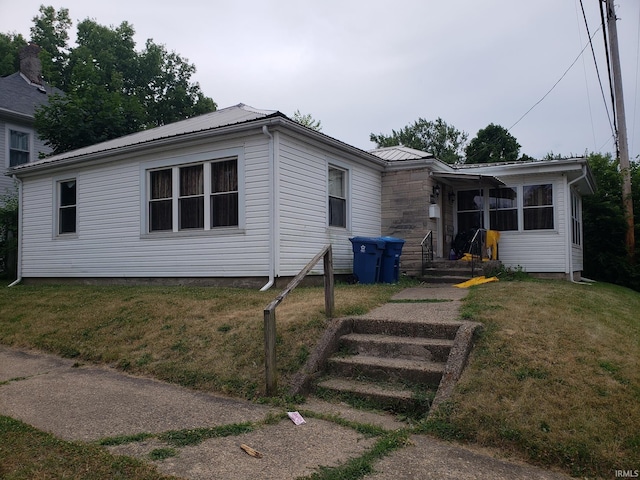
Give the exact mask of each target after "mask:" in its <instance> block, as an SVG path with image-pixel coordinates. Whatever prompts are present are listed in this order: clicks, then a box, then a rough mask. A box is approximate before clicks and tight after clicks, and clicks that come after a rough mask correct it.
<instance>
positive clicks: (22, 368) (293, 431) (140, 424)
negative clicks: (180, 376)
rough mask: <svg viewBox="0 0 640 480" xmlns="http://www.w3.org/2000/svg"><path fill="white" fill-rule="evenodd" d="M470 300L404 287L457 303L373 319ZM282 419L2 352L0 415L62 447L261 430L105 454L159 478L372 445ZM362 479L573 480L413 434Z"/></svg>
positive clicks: (448, 290) (443, 290) (225, 401)
mask: <svg viewBox="0 0 640 480" xmlns="http://www.w3.org/2000/svg"><path fill="white" fill-rule="evenodd" d="M465 293H466V292H464V291H460V290H458V289H455V288H452V287H440V288H435V287H430V288H412V289H407V290H406V291H403V292H401V293H400V294H399V295H398V297H397V298H398V299H414V300H419V299H442V300H451V302H438V303H420V302H416V303H390V304H388V305H385V306H383V307H381V308H380V309H378V310H377V311H374V312H372V313H373V314H374V315H375V314H383V313H384V314H385V315H388V314H390V313H393V314H395V315H401V316H403V317H404V316H407V315H409V316H412V317H413V316H415V317H421V318H426V317H429V316H432V315H433V316H438V317H440V318H441V317H442V316H447V318H449V317H448V316H449V315H454V314H455V309H456V308H457V307H458V301H459V300H460V299H461V298H462V297H463V296H464V294H465ZM298 409H299V410H301V411H309V412H313V413H316V414H330V415H333V416H339V417H341V418H344V419H348V420H352V421H355V422H359V423H363V424H375V425H379V426H381V427H383V428H385V429H387V430H393V429H398V428H404V427H406V425H405V424H403V423H401V422H399V421H397V420H396V419H395V418H394V417H392V416H391V415H379V414H375V413H371V412H363V411H359V410H354V409H351V408H349V407H348V406H346V405H344V404H333V403H327V402H323V401H320V400H317V399H314V398H311V399H309V400H308V401H307V402H306V403H305V404H303V405H300V406H298ZM282 413H283V409H278V408H274V407H269V406H263V405H257V404H253V403H250V402H246V401H242V400H238V399H230V398H226V397H222V396H218V395H213V394H208V393H202V392H194V391H191V390H188V389H185V388H182V387H179V386H176V385H170V384H167V383H163V382H159V381H156V380H153V379H148V378H141V377H134V376H131V375H126V374H124V373H122V372H119V371H116V370H113V369H110V368H106V367H100V366H93V365H78V364H76V363H75V361H73V360H68V359H61V358H57V357H54V356H51V355H46V354H42V353H38V352H32V351H29V352H27V351H21V350H17V349H12V348H9V347H4V346H0V414H1V415H6V416H10V417H12V418H15V419H18V420H21V421H23V422H25V423H28V424H30V425H33V426H34V427H36V428H38V429H40V430H43V431H47V432H50V433H52V434H54V435H55V436H56V437H59V438H61V439H65V440H79V441H84V442H91V441H96V440H99V439H102V438H105V437H115V436H122V435H133V434H137V433H162V432H167V431H171V430H183V429H193V428H200V427H215V426H221V425H232V424H239V423H245V422H252V423H253V424H255V428H254V430H253V431H251V432H249V433H244V434H241V435H236V436H229V437H224V438H213V439H209V440H206V441H204V442H202V443H200V444H199V445H195V446H187V447H179V448H177V450H178V454H177V456H175V457H170V458H168V459H165V460H162V461H152V460H150V458H149V456H148V455H149V453H150V452H151V451H152V450H154V449H157V448H162V447H167V444H165V443H163V442H161V441H160V440H159V439H157V438H151V439H148V440H145V441H142V442H134V443H129V444H125V445H121V446H117V447H108V448H109V450H110V451H111V452H112V453H114V454H122V455H128V456H133V457H139V458H141V459H143V460H145V461H147V462H149V463H153V464H154V465H156V466H157V468H158V470H159V471H160V472H161V473H165V474H171V475H175V476H178V477H181V478H185V479H248V478H252V479H253V478H255V479H258V478H259V479H278V480H282V479H295V478H298V477H301V476H306V475H310V474H312V473H313V472H315V471H317V469H318V467H319V466H336V465H340V464H342V463H344V462H346V461H348V460H349V459H351V458H356V457H359V456H361V455H363V454H364V453H365V452H366V451H367V450H368V449H369V448H371V447H372V446H373V444H374V443H375V441H376V440H375V438H366V437H365V436H364V435H362V434H359V433H358V432H356V431H355V430H353V429H351V428H347V427H343V426H340V425H339V424H337V423H335V422H332V421H327V420H321V419H318V418H315V417H313V416H311V415H307V416H306V417H305V419H306V422H307V423H305V424H302V425H299V426H296V425H294V424H293V423H292V422H291V421H289V420H288V419H285V420H281V421H278V422H275V423H274V422H265V420H267V419H268V418H272V416H273V415H274V414H275V415H280V414H282ZM325 418H326V417H325ZM241 444H246V445H249V446H250V447H252V448H254V449H256V450H258V451H259V452H261V453H262V454H263V456H262V458H254V457H251V456H249V455H247V454H246V453H245V452H244V451H243V450H241V449H240V445H241ZM365 478H368V479H376V480H383V479H394V480H398V479H416V478H419V479H492V480H499V479H510V480H513V479H523V480H524V479H545V480H546V479H548V480H552V479H553V480H556V479H557V480H560V479H568V478H570V477H567V476H565V475H562V474H558V473H554V472H549V471H545V470H541V469H538V468H535V467H531V466H528V465H525V464H520V463H516V462H511V461H505V460H501V459H497V458H495V457H494V456H492V455H491V454H488V453H486V452H481V451H479V450H474V449H470V448H467V447H464V446H459V445H455V444H450V443H447V442H442V441H439V440H435V439H433V438H430V437H428V436H422V435H414V436H412V437H411V442H410V444H409V445H408V446H406V447H404V448H402V449H400V450H398V451H396V452H394V453H392V454H391V455H389V456H388V457H385V458H383V459H382V460H380V461H379V462H378V463H377V464H376V465H375V473H374V474H372V475H370V476H367V477H365Z"/></svg>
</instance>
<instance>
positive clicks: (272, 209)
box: [260, 125, 276, 292]
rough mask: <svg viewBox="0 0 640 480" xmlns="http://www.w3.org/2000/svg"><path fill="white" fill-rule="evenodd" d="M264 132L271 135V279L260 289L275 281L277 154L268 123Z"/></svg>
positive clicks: (270, 285) (264, 126)
mask: <svg viewBox="0 0 640 480" xmlns="http://www.w3.org/2000/svg"><path fill="white" fill-rule="evenodd" d="M262 133H263V134H264V135H266V136H267V137H269V281H268V282H267V283H266V284H265V285H264V286H263V287H262V288H261V289H260V291H261V292H265V291H267V290H269V289H270V288H271V287H272V286H273V284H274V283H275V244H276V241H275V218H274V217H275V210H276V209H275V197H276V193H275V173H276V172H275V155H274V145H273V144H274V140H273V135H271V133H270V132H269V129H268V128H267V126H266V125H263V126H262Z"/></svg>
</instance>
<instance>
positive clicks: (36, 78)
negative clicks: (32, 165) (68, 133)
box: [0, 45, 62, 195]
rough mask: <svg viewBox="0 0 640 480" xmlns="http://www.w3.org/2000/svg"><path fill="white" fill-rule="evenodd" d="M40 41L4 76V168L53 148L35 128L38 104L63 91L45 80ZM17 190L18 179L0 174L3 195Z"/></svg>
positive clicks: (0, 160) (0, 138) (0, 137)
mask: <svg viewBox="0 0 640 480" xmlns="http://www.w3.org/2000/svg"><path fill="white" fill-rule="evenodd" d="M39 51H40V48H39V47H37V46H36V45H27V46H26V47H24V48H23V49H22V50H21V51H20V71H19V72H16V73H14V74H12V75H9V76H7V77H0V172H2V173H4V172H5V171H6V170H7V169H8V168H10V167H15V166H17V165H21V164H23V163H28V162H33V161H35V160H37V159H38V158H39V156H40V154H47V153H50V152H51V149H50V148H49V147H47V146H46V145H44V142H43V141H42V140H41V139H40V138H38V136H37V135H36V132H35V130H34V128H33V122H34V115H35V111H36V108H37V107H39V106H41V105H44V104H46V103H47V102H48V98H49V95H51V94H53V93H62V92H61V91H60V90H57V89H53V88H52V87H50V86H49V85H47V84H46V82H44V81H43V80H42V74H41V72H42V69H41V66H40V60H39V58H38V53H39ZM14 191H15V186H14V181H13V179H11V178H10V177H6V176H4V175H0V195H4V194H6V193H11V192H14Z"/></svg>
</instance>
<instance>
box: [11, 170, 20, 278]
mask: <svg viewBox="0 0 640 480" xmlns="http://www.w3.org/2000/svg"><path fill="white" fill-rule="evenodd" d="M13 180H14V181H15V182H16V183H17V184H18V260H17V265H16V280H15V281H14V282H13V283H11V285H9V288H11V287H13V286H15V285H18V284H19V283H20V282H22V180H20V179H19V178H18V177H16V176H15V175H13Z"/></svg>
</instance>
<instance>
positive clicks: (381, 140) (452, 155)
mask: <svg viewBox="0 0 640 480" xmlns="http://www.w3.org/2000/svg"><path fill="white" fill-rule="evenodd" d="M468 137H469V134H468V133H466V132H463V131H460V130H458V129H457V128H455V127H454V126H453V125H449V124H447V122H445V121H444V120H442V118H440V117H438V118H437V119H436V120H435V121H427V120H425V119H424V118H418V120H416V121H415V122H413V124H411V125H407V126H406V127H404V128H402V129H400V130H398V131H396V130H391V135H385V134H382V133H381V134H378V135H376V134H374V133H372V134H371V135H370V137H369V139H370V140H371V141H372V142H375V143H376V145H377V146H378V148H381V147H392V146H395V145H404V146H405V147H409V148H415V149H416V150H422V151H423V152H429V153H432V154H433V155H435V157H436V158H438V159H440V160H442V161H443V162H446V163H459V162H461V161H462V158H463V156H462V152H463V148H464V145H465V144H466V142H467V138H468Z"/></svg>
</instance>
